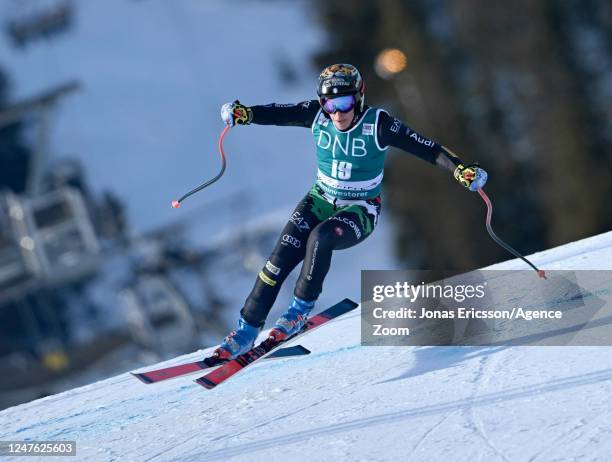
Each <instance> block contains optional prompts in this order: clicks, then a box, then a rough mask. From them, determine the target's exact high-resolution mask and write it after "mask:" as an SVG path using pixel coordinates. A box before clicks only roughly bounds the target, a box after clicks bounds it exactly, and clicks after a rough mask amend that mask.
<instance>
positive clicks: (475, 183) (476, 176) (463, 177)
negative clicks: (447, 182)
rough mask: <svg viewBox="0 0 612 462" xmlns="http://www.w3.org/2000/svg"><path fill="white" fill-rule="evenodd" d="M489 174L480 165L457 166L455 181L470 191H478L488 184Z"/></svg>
mask: <svg viewBox="0 0 612 462" xmlns="http://www.w3.org/2000/svg"><path fill="white" fill-rule="evenodd" d="M487 177H488V175H487V172H486V171H484V170H483V169H481V168H480V167H479V166H478V164H477V163H476V164H470V165H463V164H459V165H457V168H455V179H456V180H457V181H458V182H459V183H461V184H462V185H463V186H465V187H466V188H468V189H469V190H470V191H477V190H479V189H480V188H482V187H483V186H484V185H485V183H486V182H487Z"/></svg>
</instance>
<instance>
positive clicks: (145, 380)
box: [130, 372, 153, 385]
mask: <svg viewBox="0 0 612 462" xmlns="http://www.w3.org/2000/svg"><path fill="white" fill-rule="evenodd" d="M130 374H132V375H133V376H134V377H136V378H137V379H138V380H140V381H141V382H142V383H146V384H147V385H149V384H150V383H153V380H151V379H150V378H149V377H147V376H146V375H145V374H138V373H136V372H130Z"/></svg>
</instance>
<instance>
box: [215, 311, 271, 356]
mask: <svg viewBox="0 0 612 462" xmlns="http://www.w3.org/2000/svg"><path fill="white" fill-rule="evenodd" d="M260 331H261V328H260V327H255V326H251V325H250V324H249V323H247V322H246V321H245V320H244V318H243V317H241V318H240V319H239V320H238V328H237V329H236V330H234V331H232V332H230V334H229V335H228V336H227V337H225V338H224V339H223V341H222V342H221V345H219V347H218V348H217V349H216V350H215V351H214V352H213V358H215V359H217V360H220V361H229V360H231V359H234V358H236V357H237V356H240V355H241V354H244V353H246V352H247V351H249V350H250V349H251V348H253V345H254V344H255V339H257V336H258V335H259V332H260Z"/></svg>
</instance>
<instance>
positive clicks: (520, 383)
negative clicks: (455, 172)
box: [0, 232, 612, 461]
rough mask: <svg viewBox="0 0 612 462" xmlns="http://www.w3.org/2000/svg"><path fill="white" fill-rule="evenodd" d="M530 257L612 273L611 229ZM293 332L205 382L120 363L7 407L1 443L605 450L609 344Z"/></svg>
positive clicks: (563, 453) (358, 450) (115, 449)
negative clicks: (374, 342)
mask: <svg viewBox="0 0 612 462" xmlns="http://www.w3.org/2000/svg"><path fill="white" fill-rule="evenodd" d="M532 257H533V260H534V262H535V263H536V264H540V265H542V266H543V267H544V268H545V269H548V270H550V269H568V270H579V269H607V270H610V269H612V267H611V266H612V265H611V262H612V232H609V233H606V234H602V235H599V236H595V237H592V238H589V239H585V240H582V241H579V242H575V243H572V244H568V245H566V246H561V247H558V248H555V249H551V250H547V251H545V252H541V253H538V254H535V255H533V256H532ZM517 265H519V262H516V261H508V262H505V263H500V264H498V265H494V266H493V267H490V269H509V268H516V267H517ZM603 289H606V290H607V292H608V297H609V292H610V290H609V289H610V288H609V287H607V288H603ZM604 292H605V291H604ZM608 302H609V299H608ZM300 343H302V344H303V345H304V346H306V347H308V348H310V349H312V351H313V353H312V354H311V355H310V356H307V357H302V358H293V359H287V360H280V361H276V362H268V363H264V364H258V365H256V366H254V367H252V368H250V369H249V370H248V371H245V372H244V373H243V374H241V375H238V376H237V377H235V378H234V379H232V380H230V381H229V382H227V383H225V384H223V385H222V386H220V387H219V388H217V389H215V390H212V391H208V390H204V389H202V388H201V387H199V386H197V385H195V384H194V383H193V382H192V381H191V379H192V378H193V377H190V378H181V379H177V380H173V381H169V382H167V383H160V384H156V385H149V386H147V385H144V384H142V383H140V382H138V381H137V380H135V379H134V378H132V377H131V376H130V375H129V374H127V373H125V374H122V375H119V376H117V377H113V378H110V379H107V380H103V381H101V382H98V383H94V384H91V385H88V386H85V387H82V388H77V389H74V390H70V391H67V392H64V393H62V394H59V395H55V396H50V397H47V398H44V399H40V400H37V401H33V402H31V403H28V404H23V405H21V406H18V407H14V408H10V409H7V410H5V411H3V412H0V440H4V441H6V440H23V439H36V440H76V441H77V447H78V449H77V459H78V460H100V461H109V460H122V461H123V460H134V461H153V460H154V461H172V460H176V461H192V460H206V461H211V460H244V461H247V460H248V461H252V460H266V461H286V460H292V461H294V460H297V461H302V460H303V461H312V460H315V461H319V460H321V461H322V460H330V459H331V460H434V461H437V460H440V461H448V460H453V461H457V460H459V461H474V460H482V461H551V460H589V461H590V460H601V461H606V460H611V459H612V438H611V437H612V426H611V424H610V418H609V416H610V415H611V414H612V402H611V401H610V399H609V397H610V394H611V393H612V355H611V354H610V353H611V349H610V348H607V347H512V348H509V347H494V348H467V347H463V348H461V347H457V348H454V347H453V348H451V347H421V348H414V347H411V348H409V347H379V348H373V347H361V346H360V317H359V313H358V312H354V313H353V314H349V315H347V316H346V317H344V318H342V319H340V320H337V321H335V322H333V323H331V324H329V325H328V326H326V327H323V328H321V329H320V330H318V331H316V332H313V333H312V334H310V335H308V336H306V337H304V339H303V341H301V342H300ZM201 356H202V352H198V353H194V354H192V355H188V356H185V357H183V358H179V359H177V360H174V361H170V362H168V364H170V363H172V362H178V361H179V360H185V359H187V358H197V357H201Z"/></svg>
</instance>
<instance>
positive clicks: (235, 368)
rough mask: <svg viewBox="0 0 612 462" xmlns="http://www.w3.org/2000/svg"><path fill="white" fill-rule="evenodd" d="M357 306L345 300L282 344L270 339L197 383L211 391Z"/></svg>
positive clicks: (315, 318)
mask: <svg viewBox="0 0 612 462" xmlns="http://www.w3.org/2000/svg"><path fill="white" fill-rule="evenodd" d="M357 306H359V305H358V304H357V303H355V302H354V301H352V300H350V299H348V298H345V299H344V300H342V301H341V302H340V303H337V304H335V305H334V306H332V307H331V308H328V309H326V310H325V311H322V312H321V313H319V314H317V315H315V316H313V317H312V318H310V319H309V320H308V322H307V323H306V325H305V326H304V328H303V329H302V330H301V331H300V332H298V333H297V334H295V335H294V336H292V337H290V338H288V339H286V340H284V341H281V342H277V341H274V340H272V339H269V338H268V339H266V340H264V341H263V342H261V343H260V344H259V345H257V346H256V347H254V348H252V349H251V350H249V351H247V352H246V353H245V354H243V355H240V356H238V357H237V358H236V359H233V360H231V361H228V362H226V363H224V364H222V365H221V366H220V367H218V368H217V369H215V370H214V371H211V372H209V373H208V374H206V375H204V376H202V377H200V378H199V379H196V380H195V382H196V383H198V384H200V385H202V386H203V387H204V388H207V389H209V390H210V389H212V388H214V387H216V386H217V385H219V384H220V383H222V382H224V381H226V380H227V379H229V378H230V377H233V376H234V375H236V374H237V373H238V372H240V371H242V370H243V369H245V368H247V367H248V366H250V365H251V364H253V363H254V362H255V361H257V360H259V359H263V358H265V357H269V355H272V354H274V351H275V350H276V349H277V348H278V347H280V346H281V345H283V344H285V343H287V342H290V341H292V340H294V339H295V338H297V337H299V336H300V335H303V334H304V333H306V332H310V331H312V330H314V329H316V328H317V327H320V326H322V325H323V324H325V323H326V322H328V321H330V320H332V319H335V318H337V317H339V316H342V315H343V314H346V313H348V312H349V311H352V310H354V309H355V308H357Z"/></svg>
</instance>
